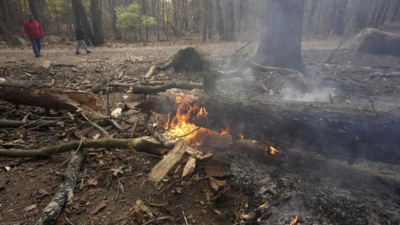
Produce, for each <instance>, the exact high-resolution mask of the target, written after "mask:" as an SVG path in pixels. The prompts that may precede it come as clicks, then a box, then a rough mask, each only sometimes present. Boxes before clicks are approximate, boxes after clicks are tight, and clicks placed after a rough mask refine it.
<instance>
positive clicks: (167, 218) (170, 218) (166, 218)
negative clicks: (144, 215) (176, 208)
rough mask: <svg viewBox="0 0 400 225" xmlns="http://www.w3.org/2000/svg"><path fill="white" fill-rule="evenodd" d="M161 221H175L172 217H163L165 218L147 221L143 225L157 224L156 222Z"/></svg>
mask: <svg viewBox="0 0 400 225" xmlns="http://www.w3.org/2000/svg"><path fill="white" fill-rule="evenodd" d="M160 220H173V219H172V217H170V216H163V217H159V218H157V219H153V220H150V221H147V222H146V223H144V224H143V225H147V224H150V223H153V222H156V221H160Z"/></svg>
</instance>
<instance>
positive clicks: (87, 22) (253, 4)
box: [0, 0, 400, 44]
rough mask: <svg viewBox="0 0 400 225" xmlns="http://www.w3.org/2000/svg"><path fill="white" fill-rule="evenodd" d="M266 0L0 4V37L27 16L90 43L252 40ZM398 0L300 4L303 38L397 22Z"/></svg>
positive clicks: (16, 30) (14, 32)
mask: <svg viewBox="0 0 400 225" xmlns="http://www.w3.org/2000/svg"><path fill="white" fill-rule="evenodd" d="M266 3H267V1H266V0H0V9H1V10H0V13H1V14H0V29H1V34H2V38H3V39H4V40H10V37H11V36H21V37H23V36H24V33H23V30H22V25H23V22H24V21H25V20H26V19H27V14H28V13H33V14H34V16H35V19H36V20H38V21H39V22H40V23H41V25H42V27H43V29H44V32H45V34H54V35H64V34H71V33H73V32H74V28H75V24H76V22H77V21H81V22H82V23H83V26H84V28H85V32H87V37H88V38H89V39H92V40H93V43H94V44H101V43H103V42H104V39H110V38H115V39H123V40H129V41H145V40H146V39H152V40H157V39H158V40H170V39H171V38H173V39H175V38H178V37H181V36H183V35H184V34H186V33H191V34H198V35H199V37H201V38H202V39H203V40H204V41H206V40H210V39H211V40H218V39H219V40H225V41H233V40H246V39H258V38H259V36H260V33H261V32H260V30H261V29H262V28H263V23H264V18H265V14H266V12H267V9H266ZM399 8H400V1H399V0H306V8H305V16H304V26H303V27H304V28H303V30H304V37H318V36H324V35H343V34H344V33H345V32H346V31H349V30H350V31H352V32H356V31H359V30H361V29H363V28H366V27H375V28H377V27H379V26H381V25H384V24H387V23H393V22H396V21H399V20H400V15H399V13H398V12H399Z"/></svg>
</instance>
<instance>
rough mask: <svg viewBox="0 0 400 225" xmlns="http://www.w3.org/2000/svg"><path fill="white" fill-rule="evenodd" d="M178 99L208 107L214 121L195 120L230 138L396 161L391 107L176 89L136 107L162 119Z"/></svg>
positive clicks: (398, 122) (398, 131) (399, 115)
mask: <svg viewBox="0 0 400 225" xmlns="http://www.w3.org/2000/svg"><path fill="white" fill-rule="evenodd" d="M210 93H211V92H210ZM176 96H186V97H188V98H190V99H192V100H196V101H200V102H203V103H204V104H205V105H206V108H207V112H208V116H207V118H208V121H212V122H205V121H203V120H199V121H195V123H196V124H197V125H198V126H203V127H204V126H206V127H207V128H210V129H214V130H216V131H220V130H221V129H222V128H225V127H226V125H227V124H230V132H229V134H231V135H232V136H237V134H243V135H244V137H245V138H246V139H253V140H259V141H270V142H273V143H275V144H278V146H283V145H286V147H287V148H291V147H295V146H299V145H300V144H305V145H306V147H307V148H306V149H310V150H311V149H318V150H327V149H329V151H332V152H334V154H336V155H342V156H345V157H349V158H350V159H355V158H357V157H358V156H365V157H367V158H368V159H371V160H379V161H392V162H394V161H396V160H400V149H399V148H398V140H399V138H400V112H398V111H396V110H393V107H388V106H376V105H375V106H374V107H372V105H368V106H366V105H356V104H343V103H329V102H301V101H271V100H267V99H265V98H264V97H262V96H261V97H253V98H251V99H247V100H246V101H243V100H239V99H238V98H237V97H236V96H229V95H226V94H221V93H215V92H213V93H211V94H210V95H207V94H205V93H204V92H199V91H197V92H185V91H181V92H179V90H171V91H167V92H164V93H159V94H158V95H153V96H151V97H149V98H148V99H147V100H146V101H145V102H144V103H141V104H140V105H139V106H137V107H139V108H141V109H142V110H144V111H149V112H150V111H151V110H153V111H155V112H157V113H161V114H165V115H166V114H167V113H168V112H176V108H177V106H176V104H175V97H176ZM160 103H162V106H160V105H161V104H160Z"/></svg>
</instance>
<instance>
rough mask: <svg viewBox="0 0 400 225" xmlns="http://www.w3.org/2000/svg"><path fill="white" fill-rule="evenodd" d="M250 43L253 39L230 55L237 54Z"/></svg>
mask: <svg viewBox="0 0 400 225" xmlns="http://www.w3.org/2000/svg"><path fill="white" fill-rule="evenodd" d="M235 43H236V42H235ZM251 43H253V41H250V42H248V43H247V44H245V45H244V46H243V47H241V48H239V49H238V50H237V51H236V52H235V53H234V54H233V55H232V56H235V55H236V54H238V53H239V52H240V51H241V50H242V49H244V48H246V47H247V46H248V45H249V44H251Z"/></svg>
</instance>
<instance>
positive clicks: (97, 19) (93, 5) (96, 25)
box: [90, 0, 104, 45]
mask: <svg viewBox="0 0 400 225" xmlns="http://www.w3.org/2000/svg"><path fill="white" fill-rule="evenodd" d="M100 1H101V0H100ZM90 14H91V22H92V27H93V40H92V44H94V45H100V44H103V43H104V38H103V28H102V26H101V13H100V7H99V0H90Z"/></svg>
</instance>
